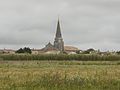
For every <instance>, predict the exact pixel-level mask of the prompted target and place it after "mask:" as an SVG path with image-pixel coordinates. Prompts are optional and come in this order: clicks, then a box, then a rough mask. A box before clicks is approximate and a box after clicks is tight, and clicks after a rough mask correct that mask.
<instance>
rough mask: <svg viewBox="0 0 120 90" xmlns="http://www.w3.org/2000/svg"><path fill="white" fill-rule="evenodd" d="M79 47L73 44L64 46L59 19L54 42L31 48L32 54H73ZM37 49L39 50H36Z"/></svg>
mask: <svg viewBox="0 0 120 90" xmlns="http://www.w3.org/2000/svg"><path fill="white" fill-rule="evenodd" d="M78 50H79V49H78V48H76V47H73V46H65V45H64V40H63V37H62V33H61V27H60V21H59V19H58V22H57V30H56V34H55V39H54V44H51V43H50V42H49V43H48V44H47V45H46V46H45V47H44V48H42V49H40V50H32V52H33V54H35V53H36V54H38V53H39V54H40V53H45V54H59V53H61V52H64V53H71V54H75V53H76V52H77V51H78ZM37 51H39V52H37Z"/></svg>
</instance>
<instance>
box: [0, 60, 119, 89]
mask: <svg viewBox="0 0 120 90" xmlns="http://www.w3.org/2000/svg"><path fill="white" fill-rule="evenodd" d="M0 90H120V61H0Z"/></svg>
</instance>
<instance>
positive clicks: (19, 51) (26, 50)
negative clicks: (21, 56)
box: [16, 47, 32, 54]
mask: <svg viewBox="0 0 120 90" xmlns="http://www.w3.org/2000/svg"><path fill="white" fill-rule="evenodd" d="M16 53H29V54H31V53H32V51H31V49H30V48H29V47H24V48H23V49H22V48H20V49H19V50H17V51H16Z"/></svg>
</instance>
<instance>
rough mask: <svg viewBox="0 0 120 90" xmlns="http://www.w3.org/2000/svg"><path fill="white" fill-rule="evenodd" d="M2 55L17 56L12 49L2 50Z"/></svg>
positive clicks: (0, 51) (0, 52)
mask: <svg viewBox="0 0 120 90" xmlns="http://www.w3.org/2000/svg"><path fill="white" fill-rule="evenodd" d="M0 54H15V50H12V49H1V50H0Z"/></svg>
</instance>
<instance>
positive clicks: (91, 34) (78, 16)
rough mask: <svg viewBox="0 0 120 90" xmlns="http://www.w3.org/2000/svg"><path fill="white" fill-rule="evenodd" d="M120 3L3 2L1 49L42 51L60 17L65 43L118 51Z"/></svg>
mask: <svg viewBox="0 0 120 90" xmlns="http://www.w3.org/2000/svg"><path fill="white" fill-rule="evenodd" d="M119 8H120V1H119V0H4V1H3V0H1V1H0V48H5V47H6V48H19V47H22V46H26V45H28V46H30V47H32V48H41V47H43V46H44V45H45V44H46V43H47V42H49V41H51V42H53V40H54V36H55V35H54V34H55V30H56V22H57V18H58V16H59V18H60V22H61V28H62V33H63V37H64V40H65V44H67V45H75V46H77V47H79V48H80V49H85V48H86V49H87V48H89V47H93V48H97V49H101V50H108V49H110V50H113V49H114V50H119V45H120V39H119V38H120V36H119V34H120V30H119V29H120V25H119V23H120V12H119Z"/></svg>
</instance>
